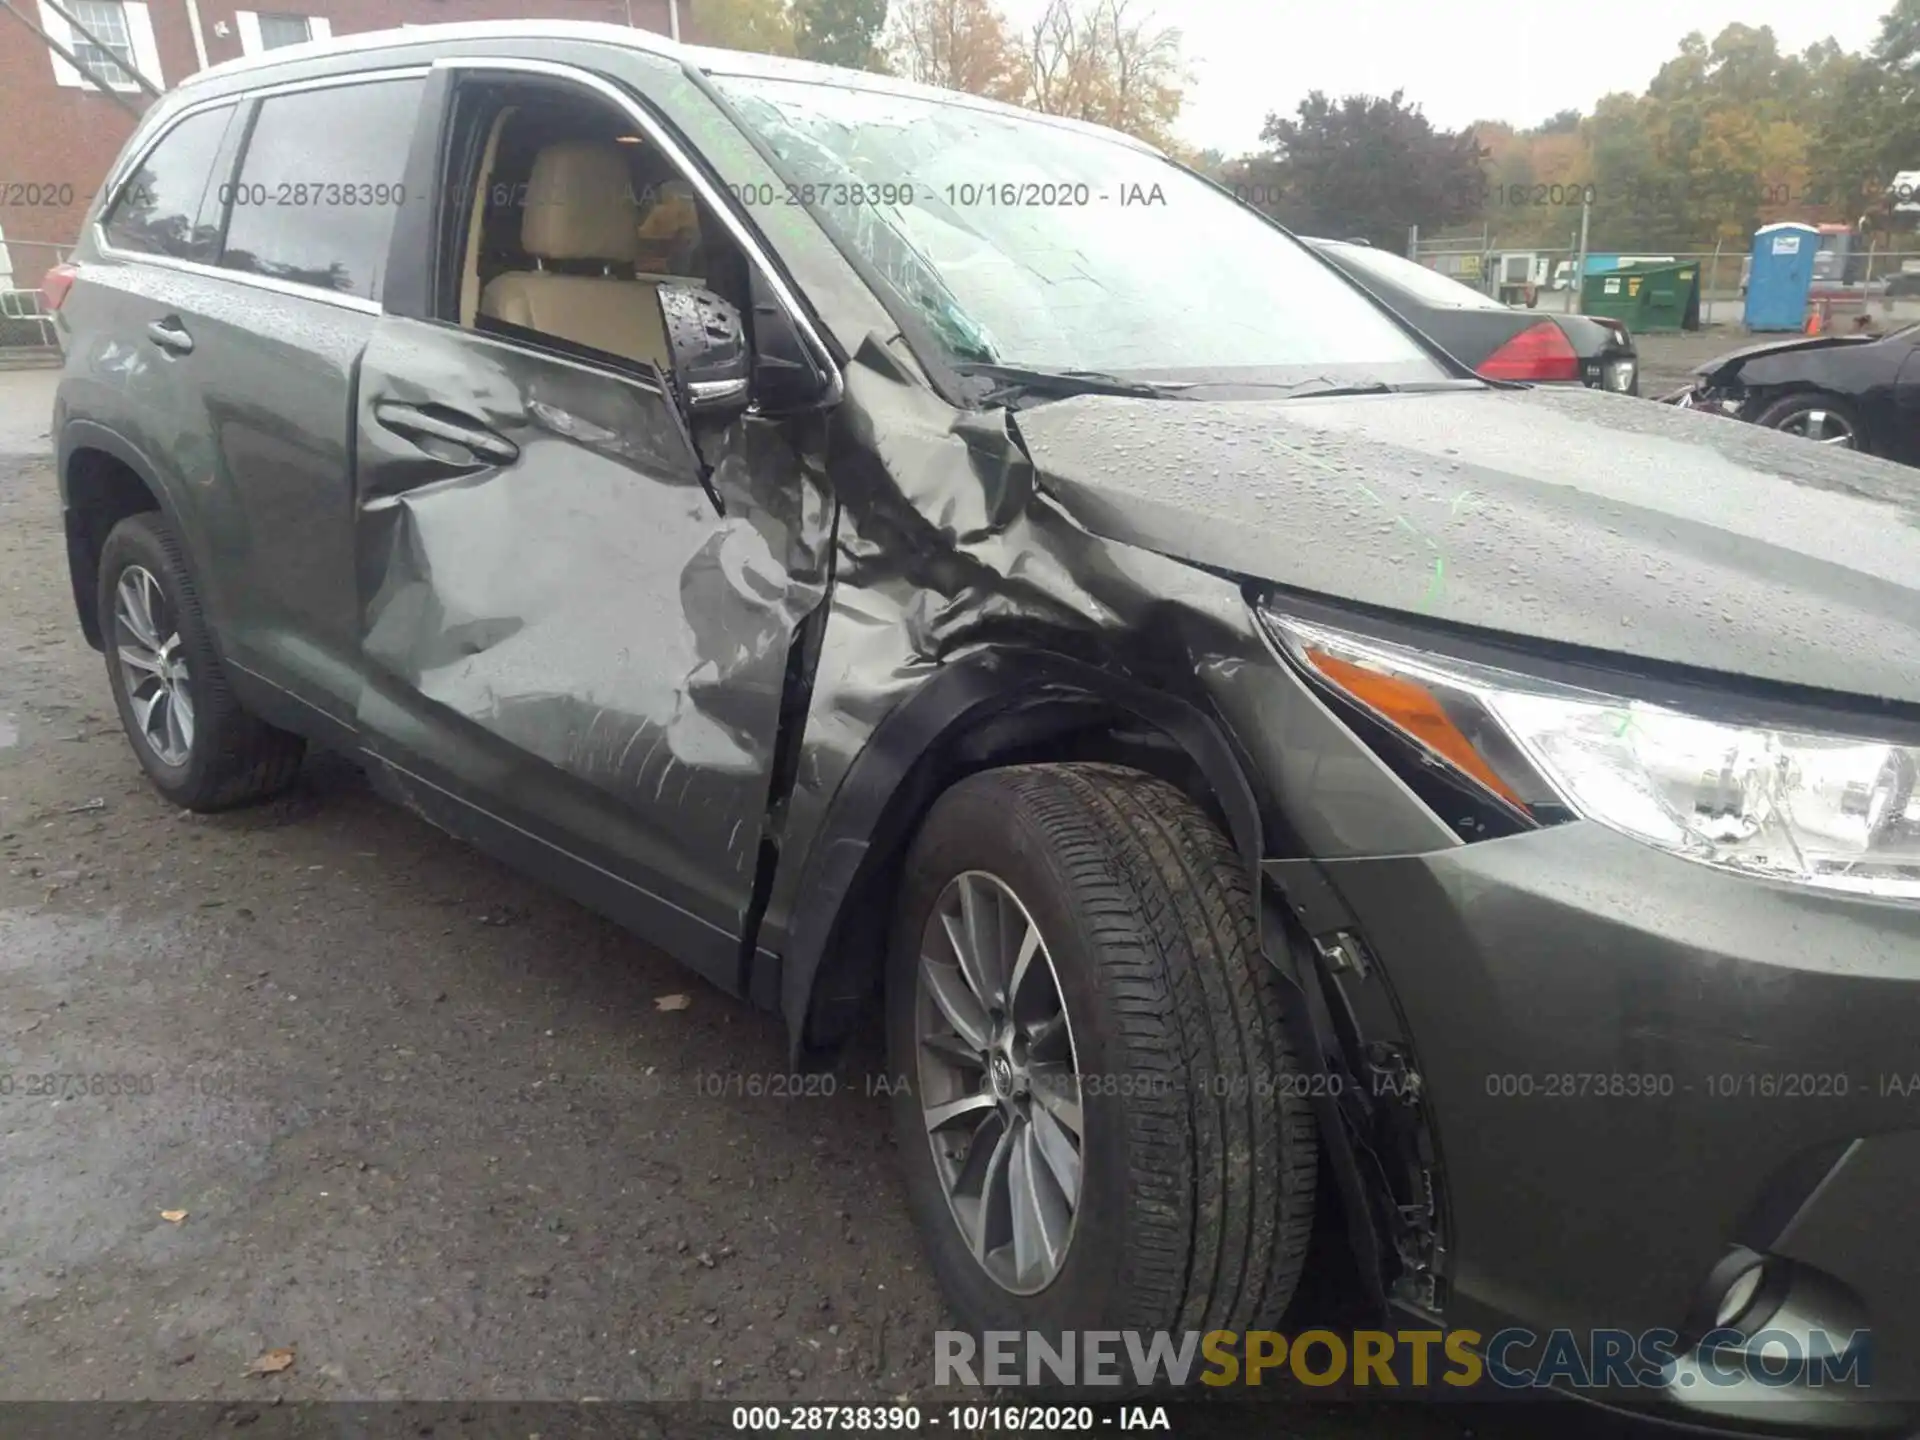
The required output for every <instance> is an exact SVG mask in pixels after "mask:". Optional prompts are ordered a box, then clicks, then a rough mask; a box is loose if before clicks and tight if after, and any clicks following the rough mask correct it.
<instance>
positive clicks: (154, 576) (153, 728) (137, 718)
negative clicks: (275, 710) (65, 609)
mask: <svg viewBox="0 0 1920 1440" xmlns="http://www.w3.org/2000/svg"><path fill="white" fill-rule="evenodd" d="M98 599H99V610H98V614H99V616H100V629H101V633H102V638H103V639H104V640H105V642H106V646H105V648H106V657H107V680H108V683H109V684H110V685H111V686H112V687H113V702H114V705H115V706H116V707H117V708H118V709H119V711H120V723H121V724H122V725H123V726H124V727H125V728H126V732H127V738H128V739H129V740H130V741H131V742H132V744H133V752H134V754H135V755H136V756H137V757H138V758H139V760H140V764H141V766H142V767H143V768H144V769H145V770H146V772H147V774H148V776H149V777H150V778H151V779H152V780H153V783H154V785H155V786H157V787H158V788H159V790H160V793H161V794H163V795H165V796H166V797H167V798H168V799H169V800H171V801H173V803H174V804H176V805H183V806H185V807H186V808H187V809H189V810H224V809H228V808H230V807H232V806H235V805H245V804H248V803H250V802H252V801H255V800H263V799H265V798H267V797H268V796H270V795H273V794H275V793H276V792H278V791H280V790H282V789H284V788H285V787H286V786H287V784H288V782H290V781H291V780H292V779H293V777H294V775H295V774H296V773H298V771H299V769H300V759H301V756H302V754H303V753H304V752H305V750H306V742H305V741H304V740H302V739H301V738H300V737H299V736H297V735H290V734H288V733H287V732H286V731H284V730H276V729H274V728H273V727H272V726H271V725H267V724H265V723H264V722H262V721H260V720H256V719H255V718H254V717H253V716H251V715H249V714H247V713H246V711H244V710H242V709H241V708H240V705H239V702H238V701H236V700H235V699H234V698H233V694H232V692H231V691H229V690H228V688H227V678H226V673H225V672H224V671H223V670H222V669H221V668H220V658H219V656H218V655H217V654H216V653H215V652H214V648H213V639H212V637H211V636H210V635H209V633H208V631H207V627H206V622H205V621H204V620H203V619H202V618H201V614H200V601H199V597H198V595H197V594H196V593H195V591H194V587H193V579H192V576H191V575H190V573H189V572H188V570H187V563H186V556H185V554H184V553H183V552H182V550H181V548H180V542H179V540H178V539H177V538H175V536H174V534H173V532H172V531H171V530H169V529H168V528H167V525H166V522H165V521H163V520H162V519H161V518H160V517H159V516H158V515H155V514H153V513H151V512H148V513H143V514H139V515H130V516H128V517H127V518H126V519H124V520H122V521H121V522H120V523H119V524H118V525H115V526H114V527H113V530H112V532H111V533H110V534H109V535H108V536H107V543H106V544H105V546H103V547H102V548H101V552H100V590H99V597H98Z"/></svg>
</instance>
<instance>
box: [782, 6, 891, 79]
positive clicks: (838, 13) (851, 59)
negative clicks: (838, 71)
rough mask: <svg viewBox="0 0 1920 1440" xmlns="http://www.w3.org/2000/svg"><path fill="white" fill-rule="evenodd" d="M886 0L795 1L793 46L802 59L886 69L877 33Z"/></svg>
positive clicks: (882, 23) (883, 22)
mask: <svg viewBox="0 0 1920 1440" xmlns="http://www.w3.org/2000/svg"><path fill="white" fill-rule="evenodd" d="M886 24H887V0H794V5H793V40H794V49H795V51H796V52H797V53H798V54H799V56H800V58H801V59H803V60H817V61H819V62H820V63H821V64H823V65H840V66H844V67H845V68H846V69H849V70H885V69H886V68H887V67H886V62H885V58H884V57H883V55H882V53H881V50H880V32H881V31H882V30H884V29H885V28H886Z"/></svg>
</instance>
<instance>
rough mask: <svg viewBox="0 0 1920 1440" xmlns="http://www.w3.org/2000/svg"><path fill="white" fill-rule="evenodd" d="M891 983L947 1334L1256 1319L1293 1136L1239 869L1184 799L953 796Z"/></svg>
mask: <svg viewBox="0 0 1920 1440" xmlns="http://www.w3.org/2000/svg"><path fill="white" fill-rule="evenodd" d="M888 967H889V968H888V975H887V1012H888V1048H889V1052H890V1056H891V1061H892V1065H891V1068H892V1070H893V1072H894V1074H895V1076H896V1077H900V1078H904V1079H905V1080H906V1081H907V1082H908V1084H906V1085H905V1086H902V1087H900V1088H899V1089H898V1090H896V1092H895V1097H894V1107H895V1116H894V1118H895V1124H896V1127H897V1129H898V1133H899V1138H900V1148H901V1153H902V1156H903V1160H904V1163H905V1167H906V1177H907V1189H908V1194H909V1200H910V1204H911V1205H912V1208H913V1213H914V1218H915V1220H916V1222H917V1224H918V1226H919V1228H920V1231H921V1234H922V1237H923V1239H924V1241H925V1243H926V1246H927V1250H928V1253H929V1256H930V1259H931V1263H932V1266H933V1269H934V1272H935V1274H936V1276H937V1277H938V1279H939V1281H940V1283H941V1286H942V1288H943V1289H944V1291H945V1293H946V1295H947V1298H948V1300H949V1302H950V1303H951V1304H952V1306H953V1308H954V1309H955V1311H956V1312H957V1314H958V1316H959V1318H960V1319H961V1321H962V1323H963V1325H964V1326H965V1327H966V1328H968V1329H971V1330H988V1329H996V1330H1020V1331H1027V1330H1037V1331H1042V1332H1048V1333H1057V1332H1058V1331H1061V1330H1066V1329H1074V1330H1085V1329H1096V1328H1108V1329H1140V1330H1156V1329H1180V1330H1186V1329H1197V1330H1211V1329H1232V1330H1246V1329H1250V1328H1257V1327H1258V1326H1260V1325H1262V1324H1271V1323H1273V1322H1276V1321H1277V1320H1278V1319H1279V1316H1280V1314H1281V1312H1282V1311H1283V1310H1284V1309H1285V1307H1286V1304H1287V1301H1288V1300H1289V1298H1290V1297H1291V1296H1292V1294H1293V1290H1294V1286H1295V1284H1296V1282H1297V1281H1298V1280H1299V1277H1300V1273H1301V1269H1302V1267H1303V1265H1304V1263H1305V1258H1306V1250H1307V1242H1308V1238H1309V1232H1310V1231H1311V1228H1312V1221H1313V1199H1314V1179H1315V1167H1316V1163H1317V1153H1318V1143H1317V1137H1316V1133H1315V1129H1314V1122H1313V1117H1312V1113H1311V1110H1310V1109H1309V1107H1308V1102H1307V1100H1306V1098H1305V1096H1306V1093H1307V1087H1306V1085H1305V1083H1304V1081H1303V1078H1302V1076H1301V1075H1300V1072H1299V1070H1298V1067H1297V1065H1296V1063H1295V1060H1294V1056H1293V1052H1292V1050H1291V1048H1290V1046H1289V1045H1288V1042H1287V1039H1286V1036H1285V1033H1284V1031H1283V1029H1282V1025H1281V1011H1280V1003H1279V993H1278V990H1277V987H1276V985H1275V984H1274V979H1273V976H1272V974H1271V972H1270V970H1269V969H1268V965H1267V962H1266V960H1265V959H1264V958H1263V957H1262V956H1261V954H1260V950H1259V945H1258V941H1257V929H1256V924H1255V919H1254V907H1253V903H1252V899H1251V896H1250V894H1249V891H1248V886H1247V881H1246V866H1245V864H1244V862H1243V861H1242V860H1241V859H1240V857H1239V856H1238V855H1237V854H1236V852H1235V851H1234V850H1233V848H1232V846H1231V845H1230V844H1229V843H1228V842H1227V840H1226V838H1225V837H1224V836H1223V835H1222V834H1221V833H1220V831H1219V830H1218V829H1217V828H1216V827H1215V826H1214V825H1213V824H1212V822H1211V821H1210V820H1209V819H1208V818H1207V816H1206V815H1205V814H1204V813H1203V812H1202V811H1201V810H1200V809H1199V808H1198V807H1197V806H1195V805H1194V804H1193V802H1192V801H1190V800H1189V799H1188V798H1187V797H1186V796H1185V795H1184V794H1182V793H1181V792H1180V791H1178V790H1176V789H1175V788H1173V787H1172V786H1170V785H1167V784H1165V783H1163V782H1161V781H1158V780H1155V779H1153V778H1151V777H1149V776H1146V775H1143V774H1140V773H1138V772H1135V771H1129V770H1122V769H1118V768H1114V767H1107V766H1093V765H1058V766H1052V765H1042V766H1023V767H1017V768H1011V769H1005V770H995V771H988V772H985V773H983V774H979V775H975V776H973V777H971V778H969V779H967V780H965V781H962V782H961V783H960V784H958V785H956V786H955V787H954V788H953V789H951V790H949V791H948V792H947V793H946V794H945V795H944V796H942V797H941V799H940V800H939V802H938V803H937V804H936V805H935V806H934V808H933V810H932V812H931V813H930V814H929V816H928V817H927V820H926V823H925V825H924V826H923V827H922V829H921V832H920V834H919V836H918V837H917V839H916V840H915V842H914V845H913V848H912V850H911V851H910V853H909V854H908V857H907V860H906V864H905V871H904V874H903V882H902V886H901V896H900V908H899V911H898V915H897V920H896V925H895V929H894V933H893V938H892V942H891V946H890V952H889V957H888Z"/></svg>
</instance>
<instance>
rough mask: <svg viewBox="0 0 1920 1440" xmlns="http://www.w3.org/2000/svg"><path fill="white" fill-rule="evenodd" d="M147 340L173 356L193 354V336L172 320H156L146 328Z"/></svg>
mask: <svg viewBox="0 0 1920 1440" xmlns="http://www.w3.org/2000/svg"><path fill="white" fill-rule="evenodd" d="M147 339H149V340H151V341H152V342H153V343H154V344H156V345H158V346H159V347H160V348H161V349H162V350H166V351H169V352H171V353H172V354H175V355H191V354H192V353H193V336H191V335H189V334H188V333H187V332H186V329H185V327H184V326H182V325H181V323H180V322H179V321H178V320H176V319H172V318H168V319H165V320H156V321H154V322H153V323H152V324H151V325H149V326H147Z"/></svg>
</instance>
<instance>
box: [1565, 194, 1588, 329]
mask: <svg viewBox="0 0 1920 1440" xmlns="http://www.w3.org/2000/svg"><path fill="white" fill-rule="evenodd" d="M1592 217H1593V202H1592V201H1591V200H1589V199H1588V198H1587V196H1586V192H1584V191H1582V192H1581V195H1580V255H1579V258H1577V259H1576V260H1575V261H1574V262H1573V304H1572V306H1571V307H1570V308H1571V309H1572V311H1573V313H1574V314H1576V315H1584V314H1586V310H1587V222H1588V221H1589V220H1590V219H1592Z"/></svg>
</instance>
